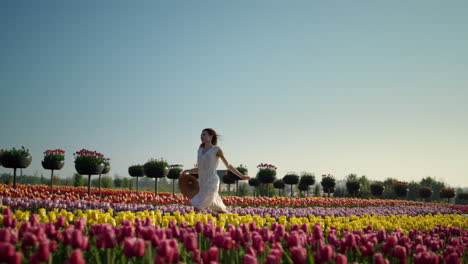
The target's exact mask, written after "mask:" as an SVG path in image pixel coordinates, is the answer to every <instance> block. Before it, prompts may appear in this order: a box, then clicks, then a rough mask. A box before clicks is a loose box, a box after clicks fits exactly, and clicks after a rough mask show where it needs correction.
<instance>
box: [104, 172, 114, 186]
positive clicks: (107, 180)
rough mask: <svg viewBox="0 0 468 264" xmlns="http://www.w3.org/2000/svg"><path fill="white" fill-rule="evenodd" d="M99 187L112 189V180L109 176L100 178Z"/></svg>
mask: <svg viewBox="0 0 468 264" xmlns="http://www.w3.org/2000/svg"><path fill="white" fill-rule="evenodd" d="M101 187H102V188H113V187H114V181H113V180H112V177H111V176H108V175H106V176H101Z"/></svg>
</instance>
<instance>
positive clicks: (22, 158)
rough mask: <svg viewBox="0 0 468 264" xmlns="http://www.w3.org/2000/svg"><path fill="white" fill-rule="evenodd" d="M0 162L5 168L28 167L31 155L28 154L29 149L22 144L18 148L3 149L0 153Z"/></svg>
mask: <svg viewBox="0 0 468 264" xmlns="http://www.w3.org/2000/svg"><path fill="white" fill-rule="evenodd" d="M0 160H1V161H0V163H1V164H2V166H3V167H5V168H10V169H15V168H16V169H24V168H27V167H29V165H30V164H31V161H32V156H31V154H29V149H26V148H24V146H22V147H21V148H20V149H15V148H12V149H7V150H3V151H2V154H1V155H0Z"/></svg>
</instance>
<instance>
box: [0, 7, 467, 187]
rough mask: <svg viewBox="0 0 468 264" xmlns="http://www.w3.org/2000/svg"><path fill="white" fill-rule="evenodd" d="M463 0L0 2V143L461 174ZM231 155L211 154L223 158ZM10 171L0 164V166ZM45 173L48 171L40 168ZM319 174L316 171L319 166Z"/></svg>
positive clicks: (121, 160)
mask: <svg viewBox="0 0 468 264" xmlns="http://www.w3.org/2000/svg"><path fill="white" fill-rule="evenodd" d="M467 13H468V1H464V0H463V1H462V0H460V1H456V0H455V1H427V0H424V1H422V0H421V1H271V0H269V1H250V0H248V1H247V0H246V1H116V0H112V1H91V0H90V1H18V0H6V1H1V3H0V30H1V31H0V32H1V44H0V89H1V97H0V100H1V104H0V123H1V135H0V148H10V147H20V146H21V145H24V146H26V147H28V148H30V150H31V152H32V154H33V163H32V165H31V167H30V168H28V169H27V170H26V171H25V173H29V174H32V173H34V172H36V171H37V172H38V174H40V173H41V172H44V171H43V170H42V168H41V166H40V160H41V159H42V151H44V150H46V149H49V148H62V149H64V150H66V151H67V154H66V166H65V168H64V169H63V170H62V171H61V172H60V175H61V177H67V176H71V175H72V173H73V171H74V166H73V155H72V153H73V152H75V151H77V150H80V149H82V148H88V149H91V150H97V151H100V152H102V153H104V154H106V155H107V156H109V157H110V158H111V162H112V171H111V172H112V174H115V173H117V174H119V175H121V176H124V175H127V167H128V166H129V165H131V164H134V163H144V162H145V161H147V160H148V159H149V158H151V157H164V158H167V159H168V161H169V162H171V163H181V164H184V165H185V167H186V168H190V167H191V166H192V165H193V164H194V163H195V161H196V150H197V148H198V145H199V143H200V139H199V138H200V133H201V130H202V129H203V128H206V127H212V128H214V129H215V130H217V131H218V132H219V133H220V134H221V135H223V136H224V138H223V141H221V142H220V146H221V147H222V148H223V149H224V152H225V154H226V157H227V158H228V160H229V161H230V162H231V163H232V164H234V165H238V164H239V163H243V164H246V165H247V166H248V168H249V170H250V175H251V176H254V175H255V173H256V165H257V164H259V163H261V162H267V163H272V164H274V165H276V166H277V167H278V168H279V170H278V172H279V175H280V176H282V175H284V174H285V173H286V172H288V171H296V172H300V171H304V170H305V171H310V172H314V173H315V175H317V176H319V175H321V174H324V173H331V174H334V175H335V176H337V177H338V178H343V177H345V176H346V175H347V174H349V173H357V174H358V175H363V174H364V175H367V176H368V177H369V178H371V179H375V180H377V179H384V178H385V177H395V178H399V179H402V180H408V181H409V180H418V181H419V180H420V179H421V178H422V177H425V176H434V177H436V178H438V179H441V180H444V181H445V182H447V183H449V184H451V185H452V186H468V165H467V164H468V136H467V135H468V49H467V47H468V33H467V29H468V16H467V15H466V14H467ZM223 168H224V165H222V163H221V162H220V167H219V169H223ZM6 171H8V172H11V170H7V169H5V168H0V172H6ZM44 173H45V174H46V175H48V174H47V173H46V172H44ZM318 178H319V179H320V177H318Z"/></svg>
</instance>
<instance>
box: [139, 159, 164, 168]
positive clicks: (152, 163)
mask: <svg viewBox="0 0 468 264" xmlns="http://www.w3.org/2000/svg"><path fill="white" fill-rule="evenodd" d="M143 167H144V168H161V169H163V168H168V167H169V163H167V161H166V160H165V159H163V158H159V159H150V160H148V161H147V162H146V163H145V164H144V165H143Z"/></svg>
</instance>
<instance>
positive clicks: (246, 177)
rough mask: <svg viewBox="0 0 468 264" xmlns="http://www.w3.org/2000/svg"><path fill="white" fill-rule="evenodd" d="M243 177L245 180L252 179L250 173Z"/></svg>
mask: <svg viewBox="0 0 468 264" xmlns="http://www.w3.org/2000/svg"><path fill="white" fill-rule="evenodd" d="M243 179H244V180H250V179H251V178H250V176H249V175H244V178H243Z"/></svg>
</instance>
